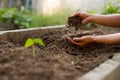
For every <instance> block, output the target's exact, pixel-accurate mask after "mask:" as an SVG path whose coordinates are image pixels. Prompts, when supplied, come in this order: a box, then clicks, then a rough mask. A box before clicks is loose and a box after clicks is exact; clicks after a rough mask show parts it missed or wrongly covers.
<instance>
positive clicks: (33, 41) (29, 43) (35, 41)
mask: <svg viewBox="0 0 120 80" xmlns="http://www.w3.org/2000/svg"><path fill="white" fill-rule="evenodd" d="M35 44H38V45H40V46H45V44H44V42H43V41H42V40H41V39H39V38H35V39H31V38H29V39H27V40H26V42H25V45H24V47H26V48H28V47H32V53H33V57H35V49H34V45H35Z"/></svg>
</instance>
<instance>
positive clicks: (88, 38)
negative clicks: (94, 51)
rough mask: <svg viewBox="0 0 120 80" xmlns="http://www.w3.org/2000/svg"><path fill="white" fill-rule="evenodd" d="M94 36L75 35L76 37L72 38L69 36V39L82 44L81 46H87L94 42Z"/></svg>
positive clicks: (78, 44) (79, 44)
mask: <svg viewBox="0 0 120 80" xmlns="http://www.w3.org/2000/svg"><path fill="white" fill-rule="evenodd" d="M94 38H95V36H83V37H74V38H71V37H67V39H68V40H69V41H70V42H71V43H73V44H75V45H77V46H80V47H83V46H86V45H88V44H90V43H93V42H94Z"/></svg>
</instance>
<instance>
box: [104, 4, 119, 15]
mask: <svg viewBox="0 0 120 80" xmlns="http://www.w3.org/2000/svg"><path fill="white" fill-rule="evenodd" d="M119 5H120V4H119V2H118V3H116V5H113V4H112V3H111V2H108V3H107V5H106V6H104V7H103V10H102V14H113V13H120V6H119Z"/></svg>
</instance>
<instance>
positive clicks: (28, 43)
mask: <svg viewBox="0 0 120 80" xmlns="http://www.w3.org/2000/svg"><path fill="white" fill-rule="evenodd" d="M33 45H34V41H33V39H31V38H29V39H27V41H26V42H25V45H24V46H25V47H26V48H28V47H31V46H33Z"/></svg>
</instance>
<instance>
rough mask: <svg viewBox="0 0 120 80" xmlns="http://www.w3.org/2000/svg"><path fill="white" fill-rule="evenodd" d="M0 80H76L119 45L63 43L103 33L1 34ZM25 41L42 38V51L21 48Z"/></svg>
mask: <svg viewBox="0 0 120 80" xmlns="http://www.w3.org/2000/svg"><path fill="white" fill-rule="evenodd" d="M0 34H1V35H0V79H1V80H75V79H77V78H78V77H80V76H82V75H83V74H85V73H87V72H89V71H90V70H92V69H94V68H95V67H97V66H99V65H100V64H101V63H103V62H105V61H106V60H108V59H111V58H112V57H113V55H114V54H116V53H119V51H120V45H111V46H110V45H102V44H96V43H94V44H91V45H88V46H86V47H78V46H76V45H73V44H72V43H70V42H69V41H68V40H66V38H65V37H66V35H69V34H80V35H101V34H105V32H103V31H102V30H99V29H96V30H90V31H85V30H79V31H77V32H76V31H75V30H74V29H68V28H66V27H58V28H54V27H53V28H39V29H38V28H37V29H29V30H18V31H4V32H1V33H0ZM28 38H41V39H42V40H43V41H44V43H45V47H41V46H35V54H36V55H35V57H33V56H32V48H24V44H25V41H26V40H27V39H28Z"/></svg>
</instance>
